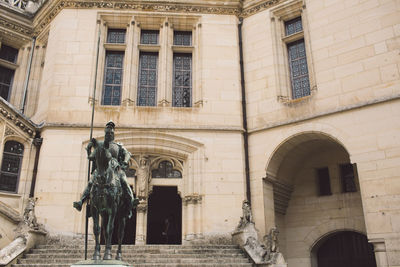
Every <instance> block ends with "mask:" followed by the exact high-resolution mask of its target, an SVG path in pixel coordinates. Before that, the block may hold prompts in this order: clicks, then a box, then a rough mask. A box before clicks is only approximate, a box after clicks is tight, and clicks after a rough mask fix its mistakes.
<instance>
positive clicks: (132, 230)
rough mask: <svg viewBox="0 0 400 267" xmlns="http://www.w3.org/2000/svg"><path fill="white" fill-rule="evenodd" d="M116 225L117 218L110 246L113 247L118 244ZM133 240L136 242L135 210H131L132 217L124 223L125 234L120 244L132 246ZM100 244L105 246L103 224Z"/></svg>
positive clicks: (117, 222) (115, 222)
mask: <svg viewBox="0 0 400 267" xmlns="http://www.w3.org/2000/svg"><path fill="white" fill-rule="evenodd" d="M131 188H132V186H131ZM132 190H133V189H132ZM135 197H136V196H135ZM118 225H119V221H118V220H117V218H115V221H114V231H113V235H112V239H111V244H113V245H116V244H118ZM135 240H136V209H133V210H132V217H131V218H130V219H127V220H126V223H125V232H124V239H122V244H124V245H134V244H135ZM100 244H102V245H104V244H105V239H104V227H103V223H102V224H101V235H100Z"/></svg>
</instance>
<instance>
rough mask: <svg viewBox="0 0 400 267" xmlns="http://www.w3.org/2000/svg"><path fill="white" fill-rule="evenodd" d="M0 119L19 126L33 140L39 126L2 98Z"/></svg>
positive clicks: (0, 99)
mask: <svg viewBox="0 0 400 267" xmlns="http://www.w3.org/2000/svg"><path fill="white" fill-rule="evenodd" d="M0 117H1V118H2V119H4V120H5V121H8V122H10V123H12V124H14V125H15V126H17V127H18V128H19V129H20V130H21V131H23V132H24V133H25V134H26V135H28V136H29V137H30V138H33V137H34V136H35V134H36V130H37V129H38V126H37V125H35V124H34V123H33V122H32V121H30V120H29V119H28V118H26V117H25V116H24V115H22V114H21V113H19V112H18V111H17V110H16V109H15V108H14V107H13V106H11V104H9V103H8V102H7V101H5V100H4V99H3V98H0Z"/></svg>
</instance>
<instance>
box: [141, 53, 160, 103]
mask: <svg viewBox="0 0 400 267" xmlns="http://www.w3.org/2000/svg"><path fill="white" fill-rule="evenodd" d="M157 64H158V53H153V52H141V53H140V56H139V86H138V106H155V105H156V93H157Z"/></svg>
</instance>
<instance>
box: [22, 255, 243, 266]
mask: <svg viewBox="0 0 400 267" xmlns="http://www.w3.org/2000/svg"><path fill="white" fill-rule="evenodd" d="M123 259H124V261H126V262H128V263H130V264H135V265H136V264H143V263H158V264H161V265H164V264H172V263H182V264H195V263H210V264H211V263H213V264H217V263H222V264H228V263H248V262H249V260H248V259H246V258H203V259H202V258H181V259H176V258H159V257H157V258H135V259H132V258H127V257H124V258H123ZM80 260H83V257H82V258H81V259H79V258H72V257H70V258H53V259H52V258H46V259H19V261H18V262H19V263H20V264H46V263H55V264H60V263H62V264H66V263H68V264H72V263H75V262H77V261H80Z"/></svg>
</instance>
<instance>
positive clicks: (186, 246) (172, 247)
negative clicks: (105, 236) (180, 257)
mask: <svg viewBox="0 0 400 267" xmlns="http://www.w3.org/2000/svg"><path fill="white" fill-rule="evenodd" d="M64 247H68V248H71V249H72V248H76V249H85V245H84V244H81V243H80V244H64V245H61V244H56V245H39V246H38V247H37V248H43V249H51V248H64ZM101 247H102V248H104V245H101ZM113 247H117V245H115V244H114V245H113ZM122 247H124V248H132V249H143V248H150V249H159V248H169V249H177V248H194V249H196V248H202V249H235V248H239V247H238V246H237V245H122ZM89 248H92V249H93V248H94V243H92V242H90V243H89V244H88V249H89Z"/></svg>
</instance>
